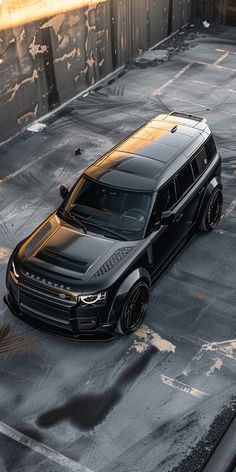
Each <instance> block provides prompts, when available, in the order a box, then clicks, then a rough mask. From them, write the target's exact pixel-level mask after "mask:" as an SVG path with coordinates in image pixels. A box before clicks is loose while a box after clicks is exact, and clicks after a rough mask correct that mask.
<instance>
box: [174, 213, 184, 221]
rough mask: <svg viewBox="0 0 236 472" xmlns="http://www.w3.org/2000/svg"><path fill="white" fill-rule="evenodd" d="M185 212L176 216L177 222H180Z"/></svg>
mask: <svg viewBox="0 0 236 472" xmlns="http://www.w3.org/2000/svg"><path fill="white" fill-rule="evenodd" d="M183 216H184V214H183V213H180V214H179V215H178V216H176V218H175V223H179V221H180V220H181V219H182V218H183Z"/></svg>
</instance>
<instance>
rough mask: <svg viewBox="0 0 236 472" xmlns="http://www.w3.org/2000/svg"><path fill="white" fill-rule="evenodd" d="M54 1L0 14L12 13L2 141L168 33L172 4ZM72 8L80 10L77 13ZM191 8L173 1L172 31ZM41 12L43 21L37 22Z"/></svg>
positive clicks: (27, 3)
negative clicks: (17, 18) (42, 9)
mask: <svg viewBox="0 0 236 472" xmlns="http://www.w3.org/2000/svg"><path fill="white" fill-rule="evenodd" d="M65 1H66V3H67V7H66V8H64V4H65ZM0 3H1V0H0ZM55 3H56V2H55ZM55 3H54V2H52V1H49V0H4V3H2V4H1V5H0V14H2V15H3V12H5V13H4V14H5V15H7V12H8V19H9V23H6V21H5V23H4V22H2V21H1V26H0V29H2V30H1V31H0V73H1V81H0V130H1V131H0V133H1V134H0V142H1V141H3V140H5V139H7V138H8V137H10V136H12V135H13V134H15V133H16V132H17V131H18V130H19V128H21V127H23V126H25V125H26V124H28V123H30V122H31V121H34V120H36V119H38V118H39V117H41V116H43V115H44V114H46V113H48V111H50V110H52V109H53V108H55V107H57V106H58V105H59V104H61V103H63V102H64V101H66V100H68V99H69V98H71V97H73V96H75V95H76V94H78V93H79V92H81V91H83V90H84V89H85V88H86V87H88V86H90V85H93V84H95V83H96V82H97V81H98V80H99V79H101V78H102V77H105V76H106V75H107V74H108V73H110V72H111V71H112V70H114V69H115V68H117V67H119V66H120V65H122V64H124V63H125V62H126V61H127V60H128V59H129V58H130V57H131V56H132V55H135V54H138V52H139V51H141V50H145V49H147V48H148V47H150V46H151V45H153V44H155V43H156V42H157V41H159V40H161V39H163V38H164V37H165V36H166V35H167V32H168V20H169V3H170V2H169V0H103V1H102V2H101V1H100V2H98V1H84V0H81V1H79V0H69V1H68V0H60V2H57V4H59V7H60V8H59V7H58V5H56V9H55V10H54V7H55ZM42 5H44V7H45V9H44V13H43V14H42V11H41V10H40V9H41V7H42ZM75 5H76V6H80V8H75V9H74V10H72V8H73V6H75ZM81 5H83V6H81ZM23 6H24V8H23ZM4 9H5V10H4ZM48 9H49V10H48ZM191 9H192V0H173V18H172V20H173V24H172V29H173V30H176V29H177V28H178V27H179V26H181V25H182V23H183V22H184V23H186V22H187V21H188V20H189V19H190V17H191V11H192V10H191ZM21 10H24V12H23V11H21ZM33 10H34V11H33ZM62 10H63V11H62ZM67 10H68V11H67ZM29 11H31V13H32V16H29V17H27V14H28V13H29ZM40 11H41V15H42V16H43V18H41V17H40V19H38V20H36V17H37V18H38V16H37V15H39V12H40ZM9 12H10V13H9ZM27 12H28V13H27ZM53 12H55V14H53ZM16 14H17V15H18V14H19V22H18V24H17V26H16ZM23 18H24V21H23ZM27 18H28V22H27V21H26V20H27ZM29 20H30V21H29ZM33 20H34V21H33ZM4 25H5V27H6V26H7V29H6V28H5V30H3V27H4ZM10 25H12V27H10ZM13 25H14V27H13ZM5 50H6V52H5V53H4V51H5Z"/></svg>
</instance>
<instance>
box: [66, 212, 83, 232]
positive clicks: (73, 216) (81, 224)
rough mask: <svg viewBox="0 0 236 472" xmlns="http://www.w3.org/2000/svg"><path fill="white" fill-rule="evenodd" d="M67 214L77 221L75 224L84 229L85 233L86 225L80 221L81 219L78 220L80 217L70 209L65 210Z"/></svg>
mask: <svg viewBox="0 0 236 472" xmlns="http://www.w3.org/2000/svg"><path fill="white" fill-rule="evenodd" d="M67 215H68V216H69V218H71V219H72V220H73V221H74V222H75V223H77V225H79V227H80V228H81V229H82V230H83V231H84V233H85V234H87V232H88V230H87V228H86V226H85V225H84V224H83V223H82V221H81V220H80V218H79V217H78V216H76V215H74V213H72V212H71V211H68V212H67Z"/></svg>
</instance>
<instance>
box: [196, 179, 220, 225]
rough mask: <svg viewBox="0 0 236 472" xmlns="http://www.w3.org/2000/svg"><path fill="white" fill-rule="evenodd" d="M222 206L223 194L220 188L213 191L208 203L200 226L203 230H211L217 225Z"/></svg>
mask: <svg viewBox="0 0 236 472" xmlns="http://www.w3.org/2000/svg"><path fill="white" fill-rule="evenodd" d="M222 207H223V194H222V190H221V189H220V188H218V189H216V190H215V191H214V192H212V194H211V196H210V198H209V200H208V203H207V205H206V208H205V211H204V214H203V217H202V221H201V226H200V228H201V230H202V231H207V232H209V231H212V230H213V229H214V228H215V227H216V225H217V223H218V222H219V220H220V217H221V213H222Z"/></svg>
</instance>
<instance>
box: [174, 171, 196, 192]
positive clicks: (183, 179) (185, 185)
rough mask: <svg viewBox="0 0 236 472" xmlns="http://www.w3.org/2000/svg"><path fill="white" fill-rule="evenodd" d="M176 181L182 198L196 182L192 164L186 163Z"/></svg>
mask: <svg viewBox="0 0 236 472" xmlns="http://www.w3.org/2000/svg"><path fill="white" fill-rule="evenodd" d="M176 182H177V189H178V198H180V197H182V195H183V194H184V193H185V192H186V191H187V190H188V189H189V187H191V185H192V184H193V182H194V179H193V173H192V169H191V166H190V164H186V165H185V166H184V168H183V169H182V170H181V171H180V173H179V174H178V175H177V178H176Z"/></svg>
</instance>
